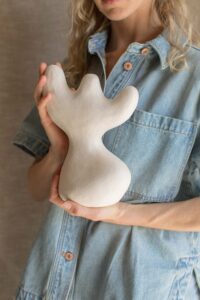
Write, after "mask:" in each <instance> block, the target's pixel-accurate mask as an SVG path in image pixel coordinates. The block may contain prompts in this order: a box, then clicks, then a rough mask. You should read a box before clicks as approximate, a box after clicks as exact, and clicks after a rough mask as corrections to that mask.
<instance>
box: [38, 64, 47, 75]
mask: <svg viewBox="0 0 200 300" xmlns="http://www.w3.org/2000/svg"><path fill="white" fill-rule="evenodd" d="M46 68H47V64H46V63H45V62H42V63H41V64H40V66H39V77H40V76H41V75H42V74H43V73H44V72H45V70H46Z"/></svg>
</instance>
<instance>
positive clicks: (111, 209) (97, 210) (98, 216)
mask: <svg viewBox="0 0 200 300" xmlns="http://www.w3.org/2000/svg"><path fill="white" fill-rule="evenodd" d="M60 170H61V168H60ZM60 170H59V171H58V172H56V173H55V174H54V176H53V178H52V185H51V191H50V197H49V201H50V202H52V203H54V204H56V205H57V206H59V207H61V208H63V209H64V210H65V211H67V212H68V213H69V214H70V215H72V216H76V217H82V218H86V219H89V220H92V221H104V222H108V223H113V224H121V225H123V223H122V216H123V213H124V211H125V210H126V209H127V206H128V205H129V204H126V203H123V202H118V203H116V204H114V205H110V206H106V207H86V206H82V205H80V204H79V203H77V202H74V201H72V200H67V201H63V200H62V199H61V198H60V197H59V194H58V182H59V176H60Z"/></svg>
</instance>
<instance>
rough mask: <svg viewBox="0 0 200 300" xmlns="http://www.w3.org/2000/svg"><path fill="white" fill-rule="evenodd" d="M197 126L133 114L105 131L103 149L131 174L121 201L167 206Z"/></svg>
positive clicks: (174, 192)
mask: <svg viewBox="0 0 200 300" xmlns="http://www.w3.org/2000/svg"><path fill="white" fill-rule="evenodd" d="M196 133H197V124H196V123H194V122H190V121H184V120H180V119H175V118H171V117H167V116H163V115H159V114H154V113H149V112H146V111H142V110H135V112H134V113H133V114H132V116H131V117H130V118H129V119H128V120H127V121H126V122H125V123H123V124H122V125H120V126H118V127H116V128H113V129H111V130H109V131H107V132H106V133H105V135H104V137H103V142H104V145H105V146H106V147H107V148H108V149H109V150H110V151H111V152H112V153H114V154H115V155H116V156H118V157H119V158H120V159H121V160H122V161H124V162H125V163H126V164H127V166H128V167H129V169H130V171H131V175H132V178H131V183H130V185H129V188H128V190H127V192H126V193H125V194H124V196H123V197H122V199H121V201H130V202H132V201H134V203H141V202H162V201H163V202H168V201H172V200H173V199H174V197H175V196H176V193H177V192H178V190H179V186H180V183H181V178H182V175H183V172H184V169H185V166H186V164H187V160H188V158H189V155H190V153H191V150H192V146H193V144H194V141H195V137H196Z"/></svg>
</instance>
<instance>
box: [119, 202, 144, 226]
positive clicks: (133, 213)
mask: <svg viewBox="0 0 200 300" xmlns="http://www.w3.org/2000/svg"><path fill="white" fill-rule="evenodd" d="M120 205H121V209H120V216H119V219H120V222H121V224H123V225H128V226H143V214H142V204H130V203H126V202H120Z"/></svg>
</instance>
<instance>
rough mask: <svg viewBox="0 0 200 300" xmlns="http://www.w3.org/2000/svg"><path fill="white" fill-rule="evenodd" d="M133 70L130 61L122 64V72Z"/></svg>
mask: <svg viewBox="0 0 200 300" xmlns="http://www.w3.org/2000/svg"><path fill="white" fill-rule="evenodd" d="M132 68H133V64H132V63H131V62H130V61H126V62H125V63H124V70H126V71H129V70H131V69H132Z"/></svg>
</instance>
